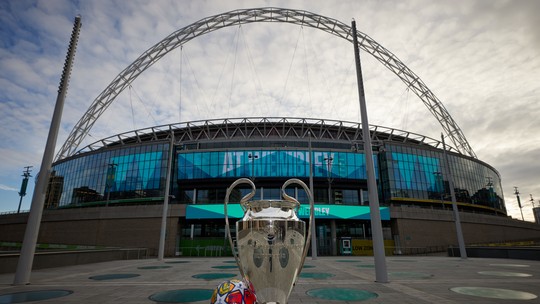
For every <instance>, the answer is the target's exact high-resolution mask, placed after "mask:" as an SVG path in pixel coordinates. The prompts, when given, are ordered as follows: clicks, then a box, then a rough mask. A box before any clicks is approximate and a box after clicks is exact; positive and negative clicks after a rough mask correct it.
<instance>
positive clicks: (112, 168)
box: [105, 163, 118, 207]
mask: <svg viewBox="0 0 540 304" xmlns="http://www.w3.org/2000/svg"><path fill="white" fill-rule="evenodd" d="M116 166H118V164H115V163H112V164H108V170H107V181H106V182H105V186H106V188H107V202H106V203H105V207H108V206H109V198H110V197H111V187H112V182H113V181H114V177H115V174H116Z"/></svg>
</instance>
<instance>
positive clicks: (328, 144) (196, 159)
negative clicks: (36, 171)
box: [0, 7, 540, 256]
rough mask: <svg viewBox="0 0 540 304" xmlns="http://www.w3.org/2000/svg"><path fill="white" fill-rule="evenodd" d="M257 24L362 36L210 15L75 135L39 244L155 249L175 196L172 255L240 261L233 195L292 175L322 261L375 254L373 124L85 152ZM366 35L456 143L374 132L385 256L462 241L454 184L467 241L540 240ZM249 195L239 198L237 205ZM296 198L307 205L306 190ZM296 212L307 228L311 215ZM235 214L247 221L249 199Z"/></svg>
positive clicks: (262, 18) (161, 139)
mask: <svg viewBox="0 0 540 304" xmlns="http://www.w3.org/2000/svg"><path fill="white" fill-rule="evenodd" d="M253 22H269V23H275V22H280V23H290V24H295V25H299V26H305V27H309V28H314V29H318V30H321V31H324V32H327V33H329V34H331V35H334V36H337V37H339V38H342V39H345V40H348V41H351V35H350V33H351V30H352V29H351V28H350V27H349V26H348V25H346V24H344V23H342V22H340V21H338V20H335V19H332V18H328V17H325V16H321V15H318V14H313V13H310V12H307V11H300V10H291V9H284V8H274V7H267V8H256V9H240V10H235V11H231V12H226V13H223V14H219V15H215V16H210V17H207V18H204V19H201V20H199V21H197V22H195V23H193V24H191V25H189V26H186V27H184V28H182V29H179V30H178V31H175V32H174V33H172V34H170V35H169V36H168V37H166V38H165V39H163V40H162V41H160V42H158V43H157V44H155V45H154V46H152V47H151V48H150V49H148V50H147V51H145V52H144V53H143V54H141V56H140V57H139V58H137V59H136V60H135V61H134V62H133V63H132V64H131V65H129V66H128V67H127V68H126V69H124V70H123V71H122V72H121V73H120V74H119V75H117V77H116V78H115V79H114V80H113V81H112V82H111V83H110V84H109V86H108V87H107V88H105V90H104V91H103V92H102V93H101V94H99V95H98V97H97V98H96V99H95V100H94V102H93V103H92V105H90V107H89V108H88V110H87V111H86V113H85V114H84V115H83V117H82V118H81V119H80V120H79V122H78V123H77V124H76V125H75V127H74V128H73V130H72V132H71V133H70V134H69V136H68V138H67V140H66V142H65V143H64V146H63V147H62V148H61V149H60V151H59V153H58V154H57V158H56V159H57V161H56V162H55V163H54V164H53V168H52V173H51V176H50V177H49V185H48V188H47V190H46V200H45V209H46V210H44V212H43V217H42V222H41V227H40V231H39V238H38V242H39V243H46V244H47V243H49V244H76V245H91V246H93V245H99V246H118V247H144V248H148V249H149V250H150V254H155V253H156V252H157V247H158V239H159V237H160V235H161V223H162V213H163V210H164V208H163V207H164V205H165V204H164V202H165V201H170V203H171V204H170V208H168V213H167V219H168V220H167V227H166V240H165V253H166V255H168V256H172V255H199V256H200V255H224V254H225V255H226V254H230V251H229V250H230V249H229V248H228V247H229V246H227V242H226V240H225V229H224V225H225V220H224V215H223V201H224V198H225V193H226V189H227V187H228V186H229V185H230V184H231V183H232V182H233V181H235V180H236V179H238V178H245V177H247V178H251V179H253V180H254V181H255V184H256V186H257V193H256V196H255V199H279V198H280V197H279V195H280V187H281V186H282V184H283V183H284V182H285V181H286V180H287V179H289V178H299V179H302V180H304V181H305V182H308V179H309V177H310V172H312V173H313V175H312V176H313V192H314V198H315V204H316V209H315V212H316V214H315V218H316V228H315V230H316V231H315V233H316V237H317V251H318V253H319V255H338V254H353V255H363V254H371V253H372V252H371V248H372V246H371V225H370V218H371V215H370V211H369V209H370V208H369V201H368V195H367V181H366V177H367V176H366V175H367V174H366V166H365V155H364V151H363V149H364V148H363V143H364V140H363V138H362V130H361V128H362V127H363V126H362V125H360V124H358V123H352V122H343V121H334V120H324V119H307V118H235V119H219V120H202V121H194V122H186V123H179V124H171V125H164V126H156V127H151V128H147V129H141V130H135V131H132V132H127V133H123V134H118V135H114V136H111V137H108V138H105V139H102V140H100V141H97V142H95V143H93V144H91V145H88V146H87V147H85V148H83V149H81V150H78V151H77V149H79V148H78V147H79V145H80V143H81V142H82V141H83V139H84V138H85V136H86V134H88V132H89V130H90V128H91V127H92V126H93V124H94V122H95V120H96V119H98V118H99V117H100V115H101V114H102V113H103V112H104V111H105V110H106V109H107V108H108V106H109V105H110V104H111V103H112V102H113V101H114V100H115V98H116V96H117V95H118V94H120V93H121V92H122V91H123V90H124V89H125V88H127V87H129V86H130V84H131V83H132V82H133V81H134V80H135V79H136V78H137V77H138V75H140V74H141V73H143V72H144V71H145V70H146V69H147V68H149V67H150V66H152V64H153V63H155V62H156V61H158V60H159V59H160V58H162V57H163V56H164V55H165V54H167V53H168V52H170V51H172V50H174V49H176V48H178V47H180V46H182V45H183V44H184V43H187V42H188V41H190V40H191V39H193V38H196V37H198V36H201V35H204V34H207V33H209V32H212V31H215V30H218V29H221V28H224V27H230V26H237V25H241V24H248V23H253ZM357 34H358V36H359V37H360V39H359V42H358V47H359V48H360V49H362V50H363V51H365V52H367V53H368V54H371V55H372V56H374V58H375V59H376V60H378V61H379V62H380V63H381V64H382V65H383V66H385V67H386V68H387V69H389V70H390V71H391V72H393V73H394V74H395V75H396V76H397V77H398V78H399V79H400V80H401V81H403V82H404V84H405V85H406V86H407V88H409V89H410V90H411V91H412V92H413V93H415V94H416V95H417V96H418V97H419V99H420V100H421V101H422V102H423V103H424V104H425V105H426V106H427V108H428V109H429V111H430V112H431V113H432V114H433V115H434V116H435V118H436V119H437V120H438V121H439V123H440V124H441V126H442V129H443V131H444V132H445V134H447V136H448V138H449V139H450V141H451V143H452V144H453V145H454V146H448V147H447V148H448V159H449V166H446V161H445V158H444V157H443V155H444V149H443V145H442V144H441V142H440V141H438V140H435V139H433V138H429V137H427V136H423V135H419V134H414V133H411V132H407V131H402V130H397V129H391V128H384V127H380V126H369V129H370V136H371V140H372V143H373V146H372V149H373V152H374V162H375V171H376V172H375V174H376V179H377V188H378V189H377V191H378V195H379V201H380V206H381V207H380V210H379V212H380V214H381V219H382V227H383V235H384V239H385V247H386V248H387V254H401V253H404V254H406V253H409V252H429V251H444V250H446V248H447V247H448V246H450V245H454V244H456V243H457V237H456V233H455V229H456V228H455V224H454V217H453V213H452V203H451V196H450V192H451V191H450V190H451V189H450V176H452V177H453V181H454V187H453V188H454V189H453V190H454V192H455V198H456V201H457V206H458V208H459V211H460V217H461V220H462V223H463V234H464V239H465V242H466V243H468V244H472V243H486V242H501V241H519V240H530V239H540V226H539V225H535V224H533V223H528V222H523V221H516V220H513V219H510V218H508V217H507V213H506V207H505V204H504V200H503V193H502V186H501V177H500V175H499V173H498V172H497V170H496V169H494V168H493V167H491V166H490V165H489V164H487V163H485V162H482V161H481V160H479V159H477V158H476V155H475V154H474V151H473V150H472V148H471V147H470V146H469V144H468V142H467V141H466V139H465V136H464V135H463V133H462V132H461V130H460V128H459V127H458V126H457V124H456V123H455V121H454V120H453V119H452V117H451V116H450V114H449V113H448V112H447V111H446V109H445V108H444V106H443V105H442V103H441V102H440V101H439V100H438V99H437V97H436V96H435V94H433V92H431V91H430V90H429V88H427V86H426V85H425V84H424V83H423V81H421V79H420V77H418V76H417V75H416V74H415V73H414V72H412V71H411V70H410V69H409V68H408V67H407V66H406V65H405V64H404V63H402V62H401V61H400V60H399V59H398V58H397V57H396V56H395V55H394V54H392V53H391V52H390V51H388V50H387V49H386V48H384V47H383V46H382V45H380V44H379V43H377V42H376V41H375V40H373V39H372V38H371V37H369V36H368V35H365V34H363V33H361V32H358V33H357ZM365 127H367V126H365ZM168 173H170V176H172V178H171V179H170V183H169V184H167V180H168V178H167V177H168ZM166 189H169V191H167V190H166ZM247 191H248V190H247V189H242V188H238V189H235V191H234V192H233V198H232V200H231V202H232V203H234V202H235V200H236V202H238V201H239V199H240V197H241V196H242V194H244V193H246V192H247ZM287 191H288V192H289V193H288V194H289V195H292V196H295V197H297V198H298V199H299V201H300V202H302V203H303V205H306V200H307V195H306V193H305V192H304V191H303V190H302V189H300V188H292V187H291V188H290V189H287ZM298 213H299V216H300V218H304V219H307V217H308V212H307V210H306V208H305V207H304V206H302V207H301V208H300V209H299V210H298ZM229 214H230V216H231V217H232V218H238V217H240V216H241V215H242V211H241V210H240V208H239V206H238V204H237V205H231V208H230V212H229ZM27 218H28V214H27V213H22V214H9V215H3V216H2V217H0V241H7V242H20V241H22V239H23V235H24V229H25V226H26V222H27ZM342 241H343V242H342ZM344 244H352V247H351V248H344Z"/></svg>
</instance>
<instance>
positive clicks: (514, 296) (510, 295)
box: [450, 287, 537, 300]
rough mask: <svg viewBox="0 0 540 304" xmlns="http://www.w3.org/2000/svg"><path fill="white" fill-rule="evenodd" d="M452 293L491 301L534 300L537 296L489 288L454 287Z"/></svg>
mask: <svg viewBox="0 0 540 304" xmlns="http://www.w3.org/2000/svg"><path fill="white" fill-rule="evenodd" d="M450 290H451V291H453V292H456V293H460V294H464V295H468V296H475V297H482V298H490V299H505V300H532V299H536V298H537V296H536V295H535V294H532V293H528V292H524V291H518V290H511V289H501V288H488V287H453V288H450Z"/></svg>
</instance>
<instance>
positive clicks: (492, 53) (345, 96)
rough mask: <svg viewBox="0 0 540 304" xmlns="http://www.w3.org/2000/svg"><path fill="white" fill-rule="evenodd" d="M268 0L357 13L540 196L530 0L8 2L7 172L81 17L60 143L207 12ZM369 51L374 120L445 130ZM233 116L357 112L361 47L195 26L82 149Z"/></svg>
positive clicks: (36, 136) (485, 157) (1, 177)
mask: <svg viewBox="0 0 540 304" xmlns="http://www.w3.org/2000/svg"><path fill="white" fill-rule="evenodd" d="M269 5H272V6H276V7H290V8H297V9H303V10H308V11H311V12H313V13H318V14H321V15H323V16H328V17H331V18H335V19H337V20H341V21H342V22H344V23H346V24H348V23H349V22H350V20H351V18H355V20H356V21H357V26H358V29H359V30H360V31H361V32H364V33H365V34H368V35H369V36H370V37H372V38H373V39H375V40H376V41H377V42H379V43H380V44H381V45H383V46H384V47H386V48H387V49H388V50H389V51H391V52H392V53H394V54H395V55H396V56H397V57H398V58H400V59H401V61H402V62H403V63H405V64H406V65H407V66H408V67H409V68H410V69H411V70H413V71H414V72H415V73H416V74H417V75H418V76H420V78H421V79H422V80H423V81H424V83H425V84H426V85H427V86H428V87H429V88H430V89H431V90H432V91H433V92H434V94H435V95H436V96H437V97H438V98H439V99H440V100H441V101H442V102H443V104H444V106H445V107H446V108H447V110H448V111H449V112H450V114H451V115H452V117H453V118H454V119H455V120H456V122H457V123H458V125H459V126H460V127H461V129H462V131H463V132H464V133H465V135H466V136H467V139H468V141H469V143H470V144H471V146H472V147H473V149H474V150H475V151H476V153H477V154H478V156H479V158H480V160H482V161H485V162H487V163H488V164H490V165H492V166H493V167H495V168H496V169H498V170H499V172H500V173H501V176H502V179H503V187H504V191H505V197H506V199H507V204H508V205H509V206H510V205H515V204H514V202H513V198H512V195H511V193H512V189H513V188H512V187H513V186H514V185H515V186H520V187H522V188H523V189H522V191H524V192H527V193H532V194H534V193H538V195H537V196H540V184H539V183H538V180H537V178H536V173H535V172H538V170H539V169H540V165H538V164H536V162H535V157H536V156H537V155H538V154H537V153H538V151H540V150H539V149H540V142H538V141H537V140H535V138H537V136H536V134H537V133H538V132H539V131H540V130H539V129H540V125H539V124H538V123H537V122H536V121H537V117H536V113H538V112H539V110H540V109H539V106H538V105H539V104H540V102H539V101H540V100H539V97H538V96H540V95H539V93H540V92H539V88H538V84H537V80H538V79H540V56H539V50H540V21H539V20H540V19H538V17H537V12H538V11H539V10H540V2H538V1H529V0H522V1H481V0H477V1H468V0H467V1H465V0H458V1H427V0H416V1H403V2H397V3H396V2H395V1H339V2H328V1H272V3H271V4H269V3H268V2H267V1H187V0H186V1H180V2H179V1H165V0H162V1H112V0H97V1H67V0H66V1H61V0H50V1H2V2H0V20H1V21H0V45H1V46H2V47H1V48H0V87H2V90H1V91H0V125H2V128H3V129H2V132H0V152H1V153H0V172H1V173H0V183H3V184H6V185H7V184H10V183H11V181H12V180H13V178H12V177H14V176H20V171H21V169H22V168H23V167H24V166H27V165H34V166H35V167H37V166H38V164H39V161H40V160H41V153H42V151H43V148H44V145H45V139H46V136H47V130H48V127H49V124H50V117H51V114H52V111H53V107H54V101H55V100H56V91H57V88H58V83H59V79H60V74H61V68H62V65H63V63H64V59H65V54H66V50H67V43H68V40H69V35H70V34H71V28H72V22H73V17H74V16H75V15H76V14H79V13H80V14H81V15H82V18H83V19H82V23H83V26H82V29H81V35H80V39H79V45H78V48H77V54H76V57H75V62H74V68H73V71H72V74H71V81H70V85H69V91H68V95H67V99H66V104H65V106H64V115H63V119H62V129H61V130H60V134H59V138H58V142H57V148H58V147H59V146H60V145H62V144H63V141H64V140H65V138H66V137H67V135H68V133H69V132H70V131H71V129H72V128H73V126H74V125H75V124H76V123H77V121H78V120H79V119H80V118H81V117H82V116H83V114H84V112H85V111H86V110H87V109H88V107H89V106H90V105H91V103H92V101H93V100H94V99H95V98H96V97H97V96H98V95H99V93H100V92H102V91H103V90H104V89H105V88H106V87H107V85H108V84H109V83H110V82H111V81H112V80H113V79H114V78H115V76H116V75H118V74H119V73H120V72H121V71H122V70H123V69H124V68H126V67H127V66H129V65H130V64H131V63H132V62H133V61H134V60H135V59H136V58H137V57H138V56H140V55H141V54H143V53H144V51H145V50H147V49H149V48H150V47H151V46H152V45H154V44H155V43H158V42H159V41H160V40H161V39H163V38H165V37H167V36H168V35H170V34H171V33H173V32H174V31H176V30H179V29H181V28H183V27H185V26H187V25H189V24H191V23H193V22H195V21H197V20H200V19H202V18H205V17H207V16H211V15H215V14H219V13H223V12H226V11H229V10H234V9H239V8H248V7H262V6H269ZM361 56H362V66H363V71H364V78H365V88H366V100H367V103H368V111H369V114H370V123H372V124H379V125H384V126H389V127H395V128H399V129H406V130H409V131H412V132H416V133H420V134H423V135H427V136H431V137H434V138H439V134H440V132H441V130H442V129H441V127H440V124H439V122H438V121H437V120H436V119H435V118H434V117H433V116H432V115H431V114H430V113H429V111H428V109H427V108H426V107H425V106H424V105H423V104H422V102H421V101H420V100H419V99H418V98H417V97H416V96H414V94H412V92H410V91H408V90H407V87H406V86H405V84H403V83H402V82H401V81H400V80H399V79H398V78H397V77H396V75H394V74H392V73H391V72H390V71H388V70H387V69H386V68H384V67H383V66H382V65H381V64H380V63H379V62H378V61H376V60H375V59H374V58H373V56H371V55H369V54H367V53H366V52H362V54H361ZM180 67H182V69H180ZM226 116H230V117H245V116H299V117H315V118H332V119H339V120H350V121H359V118H358V116H359V110H358V97H357V89H356V75H355V70H354V58H353V54H352V45H351V44H350V43H349V42H346V41H344V40H342V39H338V38H336V37H332V36H330V35H328V34H327V33H323V32H322V31H319V30H314V29H310V28H308V27H298V26H293V25H290V24H280V23H265V24H260V23H253V24H246V25H243V26H242V27H229V28H224V29H220V30H219V31H215V32H212V33H209V34H205V35H203V36H200V37H197V38H196V39H193V40H191V41H189V42H188V43H186V44H184V46H183V49H182V50H181V49H180V48H177V49H176V50H174V51H171V52H170V53H169V54H167V55H166V56H164V57H163V58H162V59H161V60H159V61H158V62H156V63H155V64H154V65H153V66H152V67H150V68H149V69H147V70H146V71H145V72H144V73H142V74H141V75H140V77H138V78H137V79H136V80H135V81H134V82H133V83H132V87H131V89H129V88H127V89H126V90H124V92H122V93H120V94H119V95H118V97H117V99H116V100H115V101H114V103H113V104H111V105H110V107H109V109H107V111H105V112H104V113H103V115H102V116H101V117H100V118H99V119H98V120H97V121H96V123H95V125H94V127H93V128H92V129H91V130H90V136H88V137H87V138H86V139H85V141H84V142H83V145H82V146H81V147H79V148H82V147H83V146H84V145H86V144H89V143H91V142H94V141H97V140H99V139H101V138H104V137H108V136H111V135H113V134H117V133H120V132H125V131H129V130H132V129H138V128H143V127H149V126H153V125H156V123H157V124H166V123H174V122H178V120H182V121H188V120H193V119H209V118H223V117H226ZM535 153H536V154H535ZM520 189H521V188H520Z"/></svg>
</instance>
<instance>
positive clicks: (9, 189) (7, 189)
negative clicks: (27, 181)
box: [0, 184, 19, 191]
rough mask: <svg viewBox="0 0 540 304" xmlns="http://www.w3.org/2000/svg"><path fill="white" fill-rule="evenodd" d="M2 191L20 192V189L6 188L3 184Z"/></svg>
mask: <svg viewBox="0 0 540 304" xmlns="http://www.w3.org/2000/svg"><path fill="white" fill-rule="evenodd" d="M0 190H6V191H19V189H15V188H13V187H10V186H6V185H3V184H0Z"/></svg>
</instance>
